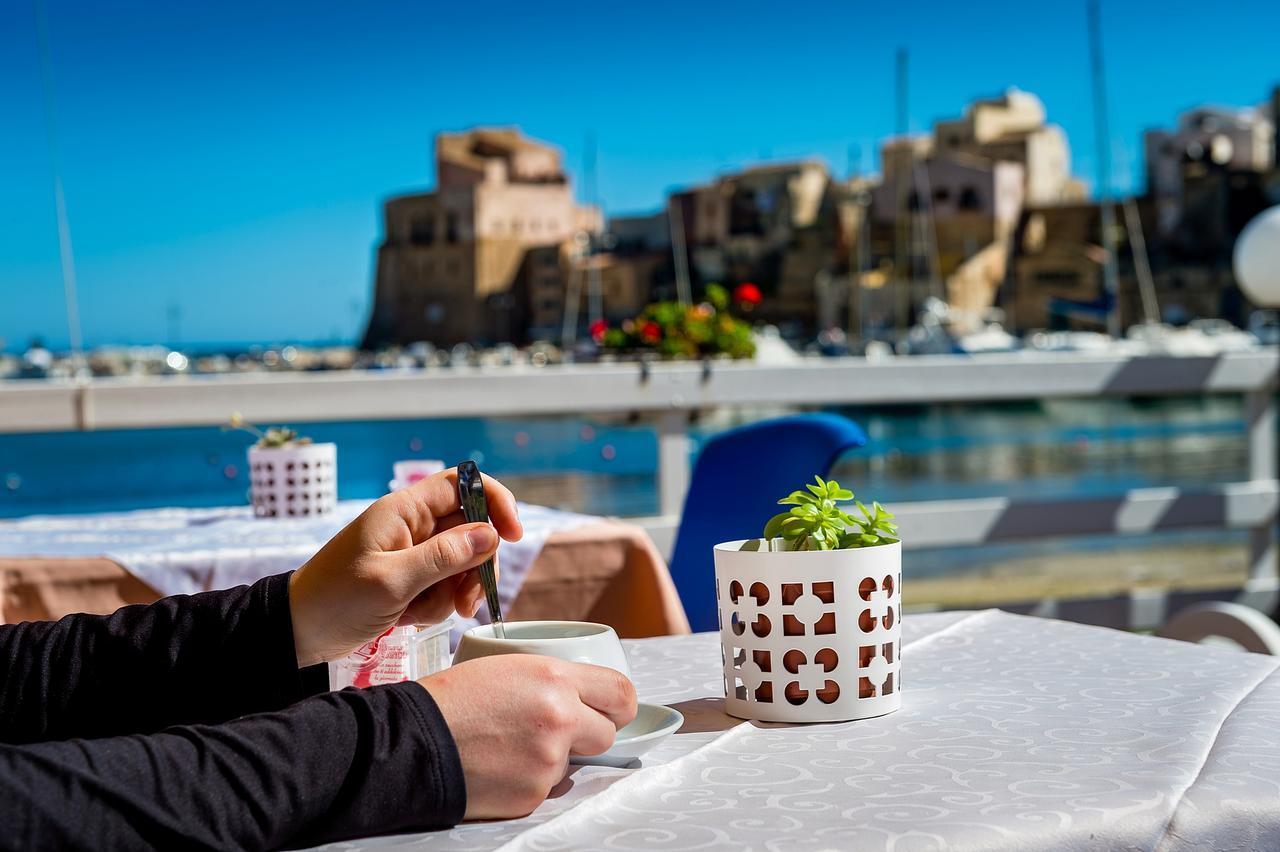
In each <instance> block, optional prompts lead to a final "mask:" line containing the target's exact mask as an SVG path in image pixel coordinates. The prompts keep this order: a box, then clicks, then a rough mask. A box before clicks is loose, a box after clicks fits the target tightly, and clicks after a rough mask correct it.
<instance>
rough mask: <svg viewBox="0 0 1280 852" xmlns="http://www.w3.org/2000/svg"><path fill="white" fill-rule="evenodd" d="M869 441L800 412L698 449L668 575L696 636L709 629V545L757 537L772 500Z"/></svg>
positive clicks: (831, 419) (841, 421)
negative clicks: (696, 633)
mask: <svg viewBox="0 0 1280 852" xmlns="http://www.w3.org/2000/svg"><path fill="white" fill-rule="evenodd" d="M866 443H867V436H866V434H865V433H864V432H863V431H862V429H860V428H859V427H858V425H857V424H856V423H853V422H852V421H850V420H846V419H845V418H843V417H838V416H836V415H834V414H800V415H795V416H792V417H780V418H778V419H776V420H766V421H763V422H761V423H755V424H752V425H750V426H743V427H741V428H738V429H731V430H730V431H728V432H725V433H723V434H720V435H716V436H715V437H714V438H712V439H711V440H709V441H708V442H707V443H706V445H705V446H704V447H703V448H702V453H701V454H700V455H699V456H698V460H697V463H696V464H695V465H694V468H693V476H692V480H691V482H690V486H689V493H688V494H687V495H685V501H684V512H683V513H682V514H681V516H680V529H679V530H678V531H677V533H676V542H675V548H674V553H673V554H672V556H671V575H672V577H673V579H674V580H675V583H676V589H677V591H679V593H680V600H681V602H683V603H684V609H685V612H686V613H687V614H688V616H689V624H690V626H691V627H692V628H693V629H694V631H702V630H715V629H717V623H716V589H715V568H714V563H713V557H712V548H713V547H714V546H715V545H717V544H719V543H721V542H724V541H735V540H737V539H741V538H755V537H758V536H759V535H760V532H761V531H762V530H763V529H764V525H765V522H766V521H768V520H769V518H771V517H773V516H774V515H776V514H777V513H778V512H779V511H781V507H780V506H778V503H777V501H778V499H779V498H780V497H784V496H786V495H787V494H790V493H791V492H792V491H794V490H795V489H797V488H803V487H804V486H805V485H806V484H807V483H809V482H812V481H813V477H814V476H815V475H818V476H824V477H825V476H826V475H827V473H828V472H829V471H830V470H831V466H832V465H833V464H834V463H835V461H836V459H837V458H839V456H840V454H841V453H843V452H845V451H847V450H851V449H855V448H857V447H861V446H863V445H865V444H866Z"/></svg>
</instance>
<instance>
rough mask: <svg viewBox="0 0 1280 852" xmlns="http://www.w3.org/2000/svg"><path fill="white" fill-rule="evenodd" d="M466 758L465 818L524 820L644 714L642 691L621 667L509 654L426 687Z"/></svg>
mask: <svg viewBox="0 0 1280 852" xmlns="http://www.w3.org/2000/svg"><path fill="white" fill-rule="evenodd" d="M418 683H420V684H421V685H422V686H424V687H426V689H427V691H428V692H430V693H431V697H432V698H433V699H435V702H436V705H437V706H439V708H440V712H441V714H443V715H444V719H445V722H446V723H447V724H448V726H449V731H450V732H451V733H452V734H453V741H454V742H455V743H456V744H457V746H458V754H459V755H460V756H461V757H462V774H463V775H464V776H465V778H466V783H467V819H509V818H512V817H520V816H525V815H526V814H529V813H531V812H532V811H533V809H534V808H536V807H537V806H538V805H540V804H541V803H542V800H543V799H545V798H546V797H547V794H548V793H550V792H551V789H552V788H553V787H555V786H556V785H557V784H559V783H560V781H561V780H562V779H563V778H564V776H565V773H566V771H567V769H568V764H569V755H571V754H602V753H604V752H606V751H608V750H609V747H610V746H612V745H613V739H614V735H615V734H617V732H618V729H619V728H621V727H622V726H623V725H626V724H627V723H628V722H630V721H631V720H632V719H634V718H635V716H636V690H635V687H634V686H632V684H631V681H629V680H628V679H627V678H625V677H624V676H623V675H622V674H620V673H619V672H616V671H614V670H613V669H606V668H601V667H600V666H590V665H586V664H584V663H567V662H565V661H563V660H558V659H555V658H553V657H538V656H529V655H520V654H508V655H504V656H497V657H481V658H479V659H475V660H468V661H467V662H465V663H459V664H458V665H456V666H453V667H452V668H448V669H445V670H444V671H443V672H440V673H439V674H434V675H431V676H430V677H425V678H423V679H422V680H420V681H418Z"/></svg>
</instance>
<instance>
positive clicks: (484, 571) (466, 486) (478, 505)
mask: <svg viewBox="0 0 1280 852" xmlns="http://www.w3.org/2000/svg"><path fill="white" fill-rule="evenodd" d="M458 502H459V503H461V504H462V515H463V517H465V518H466V519H467V522H468V523H472V524H475V523H481V522H483V523H488V522H489V501H488V500H487V499H486V498H485V496H484V478H483V477H481V476H480V468H478V467H476V463H475V462H473V461H471V460H469V459H468V460H467V461H464V462H462V463H461V464H459V465H458ZM480 585H481V587H482V588H483V589H484V600H485V603H486V604H487V605H488V607H489V620H490V621H491V622H493V633H494V635H495V636H497V637H498V638H499V639H506V638H507V631H506V628H505V627H504V626H503V624H502V604H501V603H500V602H499V601H498V577H497V573H496V572H495V571H494V568H493V560H492V559H486V560H485V561H484V564H483V565H481V566H480Z"/></svg>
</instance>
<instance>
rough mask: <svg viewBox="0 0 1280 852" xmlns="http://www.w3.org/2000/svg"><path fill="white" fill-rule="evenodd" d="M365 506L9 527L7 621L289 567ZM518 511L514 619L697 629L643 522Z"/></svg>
mask: <svg viewBox="0 0 1280 852" xmlns="http://www.w3.org/2000/svg"><path fill="white" fill-rule="evenodd" d="M368 502H369V501H343V502H341V503H339V505H338V509H337V511H336V512H335V513H334V514H333V515H331V516H326V517H323V518H311V519H288V520H255V519H252V518H251V516H250V515H249V513H248V509H246V508H244V507H236V508H215V509H159V510H143V511H138V512H121V513H111V514H103V515H82V516H73V515H61V516H43V517H31V518H25V519H21V520H18V521H16V522H15V521H8V522H0V621H9V622H13V621H22V620H36V619H51V618H59V617H61V616H62V615H65V614H67V613H70V612H96V613H106V612H112V611H114V610H116V609H118V608H119V607H121V606H124V605H126V604H130V603H149V602H151V601H154V600H156V599H157V598H159V597H161V596H163V595H167V594H184V593H192V592H199V591H204V590H207V589H214V588H226V587H228V586H233V585H237V584H240V583H247V582H253V581H255V580H257V579H259V578H261V577H264V576H268V575H270V574H275V573H280V572H283V571H288V570H290V569H292V568H296V567H297V566H299V565H301V564H302V563H303V562H304V561H306V559H307V558H309V557H310V556H311V554H312V553H314V552H315V550H317V549H318V548H319V547H320V546H321V545H322V544H323V543H324V542H325V541H327V540H328V539H329V538H330V537H331V536H332V535H333V534H334V533H335V532H337V530H338V529H340V528H341V527H342V526H344V525H345V524H346V523H347V522H348V521H350V519H351V518H353V517H355V516H356V515H357V514H359V512H361V511H363V509H364V508H365V507H366V506H367V505H368ZM521 518H522V520H523V521H524V525H525V537H524V539H523V540H522V541H521V542H519V543H517V544H511V543H509V542H503V544H502V547H501V548H500V550H499V562H500V565H501V566H502V572H501V586H500V592H501V596H502V597H503V599H504V607H505V610H506V611H507V612H508V614H509V616H510V617H512V618H520V619H536V618H573V619H578V620H589V621H602V622H604V623H607V624H611V625H613V626H614V628H615V629H617V630H618V631H619V633H620V635H623V636H630V637H638V636H658V635H665V634H670V633H688V632H689V623H688V620H687V619H686V618H685V614H684V609H683V607H682V606H681V605H680V600H679V597H678V595H677V594H676V591H675V586H674V584H673V583H672V581H671V576H670V574H669V572H668V570H667V566H666V563H665V562H664V561H663V559H662V557H661V555H660V554H659V553H658V551H657V549H656V548H655V547H654V545H653V543H652V542H651V541H650V539H649V537H648V535H647V534H646V533H645V531H644V530H643V529H641V528H639V527H637V526H635V525H633V524H627V523H624V522H621V521H616V520H609V519H606V518H599V517H594V516H589V515H577V514H574V513H569V512H559V511H555V510H551V509H546V508H545V507H539V506H531V505H527V504H521ZM482 609H483V608H482ZM462 626H465V625H462Z"/></svg>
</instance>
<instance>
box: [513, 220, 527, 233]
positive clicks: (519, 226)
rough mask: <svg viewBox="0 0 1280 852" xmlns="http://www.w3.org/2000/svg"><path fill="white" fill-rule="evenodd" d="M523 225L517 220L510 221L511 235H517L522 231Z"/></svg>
mask: <svg viewBox="0 0 1280 852" xmlns="http://www.w3.org/2000/svg"><path fill="white" fill-rule="evenodd" d="M523 228H524V224H523V223H522V222H521V221H520V220H519V219H512V220H511V233H513V234H518V233H520V231H521V230H523Z"/></svg>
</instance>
